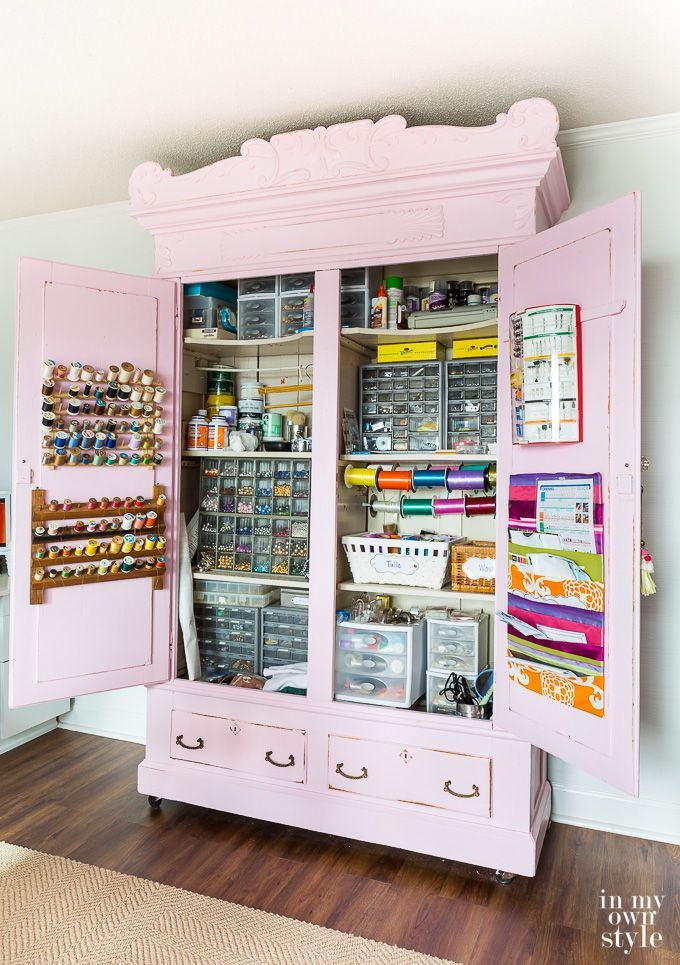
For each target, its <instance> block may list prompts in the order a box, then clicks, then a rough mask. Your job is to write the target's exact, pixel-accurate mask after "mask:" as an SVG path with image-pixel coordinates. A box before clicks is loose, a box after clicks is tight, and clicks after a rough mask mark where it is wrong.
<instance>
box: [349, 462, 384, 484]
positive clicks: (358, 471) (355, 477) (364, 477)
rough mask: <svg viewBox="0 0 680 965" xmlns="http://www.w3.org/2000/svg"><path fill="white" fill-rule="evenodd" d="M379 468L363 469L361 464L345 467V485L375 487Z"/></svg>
mask: <svg viewBox="0 0 680 965" xmlns="http://www.w3.org/2000/svg"><path fill="white" fill-rule="evenodd" d="M377 476H378V469H377V468H374V469H362V468H360V467H359V466H346V467H345V477H344V478H345V486H366V487H367V488H369V489H370V488H371V487H375V485H376V479H377Z"/></svg>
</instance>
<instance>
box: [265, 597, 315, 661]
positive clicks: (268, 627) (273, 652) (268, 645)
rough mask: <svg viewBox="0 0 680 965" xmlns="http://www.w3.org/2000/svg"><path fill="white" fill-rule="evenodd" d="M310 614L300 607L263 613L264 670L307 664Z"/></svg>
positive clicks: (268, 608) (276, 607) (268, 607)
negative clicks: (287, 665)
mask: <svg viewBox="0 0 680 965" xmlns="http://www.w3.org/2000/svg"><path fill="white" fill-rule="evenodd" d="M308 621H309V613H308V611H307V610H306V609H305V608H304V607H299V606H266V607H264V609H263V610H262V669H263V670H267V669H268V668H270V667H283V666H285V665H286V664H289V663H306V662H307V627H308Z"/></svg>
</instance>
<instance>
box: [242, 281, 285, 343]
mask: <svg viewBox="0 0 680 965" xmlns="http://www.w3.org/2000/svg"><path fill="white" fill-rule="evenodd" d="M278 294H279V280H278V277H277V276H275V275H272V276H270V277H267V278H244V279H241V280H240V281H239V283H238V321H237V329H238V338H239V339H257V338H276V337H277V335H278V334H279V299H278Z"/></svg>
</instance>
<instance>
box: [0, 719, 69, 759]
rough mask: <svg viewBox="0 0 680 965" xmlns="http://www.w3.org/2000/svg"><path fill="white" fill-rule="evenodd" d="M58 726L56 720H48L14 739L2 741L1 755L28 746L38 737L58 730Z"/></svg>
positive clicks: (0, 743)
mask: <svg viewBox="0 0 680 965" xmlns="http://www.w3.org/2000/svg"><path fill="white" fill-rule="evenodd" d="M58 726H59V725H58V724H57V721H56V720H54V719H52V720H46V721H45V722H44V723H42V724H36V725H35V727H31V728H29V729H28V730H24V731H22V732H21V733H20V734H15V735H14V737H7V738H5V740H0V754H6V753H7V751H12V750H14V748H15V747H21V745H22V744H28V742H29V741H32V740H35V739H36V737H42V735H43V734H49V732H50V731H51V730H56V728H57V727H58Z"/></svg>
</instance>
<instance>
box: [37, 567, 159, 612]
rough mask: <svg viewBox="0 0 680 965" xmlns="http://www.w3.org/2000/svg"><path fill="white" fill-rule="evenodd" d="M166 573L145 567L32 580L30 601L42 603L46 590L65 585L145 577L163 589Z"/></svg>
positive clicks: (84, 584) (83, 584) (156, 588)
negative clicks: (125, 570)
mask: <svg viewBox="0 0 680 965" xmlns="http://www.w3.org/2000/svg"><path fill="white" fill-rule="evenodd" d="M48 569H51V567H48ZM54 569H56V567H54ZM164 575H165V570H162V571H160V572H159V571H158V570H156V569H152V570H147V569H143V570H130V572H129V573H122V572H119V573H107V574H106V576H100V575H99V574H96V575H94V576H69V577H67V578H66V579H62V578H61V577H60V576H57V577H55V578H54V579H53V580H52V579H50V578H49V577H46V578H45V579H43V580H31V598H30V602H31V605H36V604H38V605H39V604H41V603H42V602H43V594H44V592H45V590H57V589H60V588H61V587H64V586H86V585H87V584H89V583H112V582H114V581H116V580H121V581H122V580H140V579H142V578H144V577H146V579H149V578H150V579H152V580H153V589H154V590H162V589H163V577H164Z"/></svg>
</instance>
